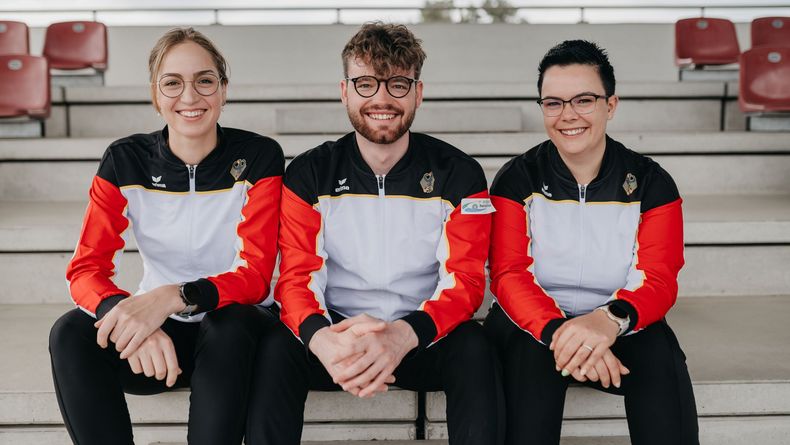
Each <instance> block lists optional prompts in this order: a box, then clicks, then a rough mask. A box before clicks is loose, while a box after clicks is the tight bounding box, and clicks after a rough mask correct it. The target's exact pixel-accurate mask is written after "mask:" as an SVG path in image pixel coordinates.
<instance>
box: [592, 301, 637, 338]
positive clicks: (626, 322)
mask: <svg viewBox="0 0 790 445" xmlns="http://www.w3.org/2000/svg"><path fill="white" fill-rule="evenodd" d="M612 309H614V311H613V310H612ZM595 310H596V311H601V312H603V313H604V314H606V316H607V317H608V318H609V320H612V321H613V322H615V323H617V326H618V327H619V331H618V332H617V336H618V337H619V336H621V335H623V334H625V333H626V332H627V331H628V326H630V325H631V317H630V316H629V315H628V313H623V312H624V311H623V310H621V309H620V308H617V307H614V308H613V307H612V306H611V305H608V304H607V305H605V306H600V307H597V308H595Z"/></svg>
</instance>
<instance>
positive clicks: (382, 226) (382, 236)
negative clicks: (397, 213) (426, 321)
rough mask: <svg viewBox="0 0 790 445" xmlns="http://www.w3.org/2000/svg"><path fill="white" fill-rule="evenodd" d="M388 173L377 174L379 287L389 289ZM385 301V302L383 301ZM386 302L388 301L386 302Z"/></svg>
mask: <svg viewBox="0 0 790 445" xmlns="http://www.w3.org/2000/svg"><path fill="white" fill-rule="evenodd" d="M386 176H387V175H376V183H377V184H378V191H379V242H380V243H381V244H380V245H379V247H380V252H381V256H380V257H379V258H381V261H382V263H383V264H380V265H379V266H380V267H379V270H380V271H381V275H380V278H379V287H380V288H381V289H387V287H388V283H387V270H388V267H387V266H388V264H387V263H388V261H387V227H386V226H387V209H386V205H387V199H386V195H385V193H384V179H385V178H386ZM382 303H385V302H382ZM385 304H386V303H385Z"/></svg>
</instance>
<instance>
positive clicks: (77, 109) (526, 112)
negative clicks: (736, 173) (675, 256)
mask: <svg viewBox="0 0 790 445" xmlns="http://www.w3.org/2000/svg"><path fill="white" fill-rule="evenodd" d="M722 103H723V99H722V98H699V99H682V100H670V101H667V100H650V99H635V100H623V101H621V102H620V106H619V108H618V112H617V118H616V119H614V120H612V121H611V123H610V129H611V130H612V131H720V130H721V129H722V128H721V127H722V121H723V120H724V119H726V116H725V115H723V114H722V111H723V110H727V109H726V108H723V107H722ZM733 112H735V111H733ZM97 115H101V116H102V119H96V118H95V117H96V116H97ZM448 116H449V118H448ZM66 117H67V118H68V119H67V121H66V122H65V123H55V122H53V123H52V125H51V128H52V130H51V131H50V126H49V123H47V124H48V126H47V127H46V128H47V134H50V135H52V136H58V137H63V136H66V135H69V136H71V137H78V138H85V137H105V136H114V135H118V134H131V133H135V132H139V131H141V130H146V129H149V131H152V130H155V129H158V128H161V127H162V126H164V122H163V121H162V118H161V117H159V116H156V114H155V112H154V109H153V107H152V106H151V105H150V104H139V105H137V104H107V105H105V104H98V105H93V104H90V105H88V104H85V105H71V106H69V107H68V116H65V113H64V116H63V118H64V119H65V118H66ZM739 118H740V121H743V122H740V121H739V120H735V122H733V123H732V124H731V126H732V127H733V128H732V129H733V130H742V129H744V128H745V121H744V120H743V119H744V118H743V116H742V115H740V116H739ZM726 122H729V121H726ZM221 124H222V125H225V126H228V127H237V128H245V129H248V130H251V131H256V132H259V133H293V134H311V133H343V132H346V131H349V130H350V129H351V124H350V123H349V121H348V116H347V114H346V110H345V108H344V107H343V105H342V104H341V103H340V101H339V100H338V101H337V102H335V103H277V104H272V103H249V102H243V103H231V104H228V105H227V106H226V108H225V111H224V112H223V115H222V119H221ZM58 126H60V127H65V130H66V131H67V133H66V134H58V133H57V132H56V131H55V130H54V129H55V128H57V127H58ZM413 128H414V130H416V131H425V132H435V133H448V132H461V133H464V132H465V133H468V132H472V133H474V132H495V131H513V132H519V131H541V130H542V129H543V116H542V114H541V112H540V109H539V108H538V106H537V104H536V103H535V102H534V100H516V101H503V100H494V101H476V102H464V101H458V102H452V103H437V102H425V103H424V104H423V106H422V107H420V109H419V110H418V111H417V114H416V117H415V119H414V126H413Z"/></svg>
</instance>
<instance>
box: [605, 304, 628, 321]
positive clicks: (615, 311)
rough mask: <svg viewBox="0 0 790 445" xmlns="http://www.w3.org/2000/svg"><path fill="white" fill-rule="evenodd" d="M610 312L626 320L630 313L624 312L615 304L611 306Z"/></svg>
mask: <svg viewBox="0 0 790 445" xmlns="http://www.w3.org/2000/svg"><path fill="white" fill-rule="evenodd" d="M609 312H611V313H612V315H614V316H615V317H617V318H626V317H628V312H626V311H624V310H623V308H621V307H619V306H616V305H614V304H612V305H609Z"/></svg>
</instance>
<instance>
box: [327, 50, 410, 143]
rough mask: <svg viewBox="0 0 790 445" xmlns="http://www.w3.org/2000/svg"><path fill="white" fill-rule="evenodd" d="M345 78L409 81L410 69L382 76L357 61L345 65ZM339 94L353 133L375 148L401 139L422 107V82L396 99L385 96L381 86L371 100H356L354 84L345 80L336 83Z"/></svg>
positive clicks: (382, 84)
mask: <svg viewBox="0 0 790 445" xmlns="http://www.w3.org/2000/svg"><path fill="white" fill-rule="evenodd" d="M347 76H348V78H350V79H354V78H357V77H360V76H374V77H377V78H379V79H386V78H390V77H393V76H405V77H408V78H412V79H413V78H414V69H411V70H409V71H405V70H399V69H394V70H393V72H391V73H387V74H386V75H382V74H381V73H376V72H375V71H374V70H373V68H372V67H370V66H369V65H368V64H366V63H364V62H362V61H360V60H359V59H353V60H349V61H348V73H347ZM340 92H341V99H342V101H343V104H344V105H345V106H346V111H347V112H348V118H349V119H350V120H351V125H352V126H353V127H354V130H356V131H357V133H359V134H360V135H361V136H362V137H364V138H365V139H367V140H368V141H370V142H373V143H376V144H392V143H394V142H395V141H397V140H399V139H400V138H401V137H403V136H404V135H405V134H406V132H407V131H409V128H410V127H411V124H412V122H413V121H414V115H415V113H416V111H417V108H418V107H419V106H420V104H421V103H422V82H417V83H416V84H413V85H412V86H411V90H410V91H409V93H408V94H406V95H405V96H404V97H402V98H399V99H397V98H394V97H392V96H391V95H390V94H389V93H388V92H387V87H386V85H385V84H384V83H383V82H382V83H381V85H380V87H379V90H378V91H377V92H376V94H374V95H373V96H372V97H362V96H360V95H359V94H358V93H357V92H356V90H355V89H354V83H353V82H351V81H346V80H343V81H341V82H340Z"/></svg>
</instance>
